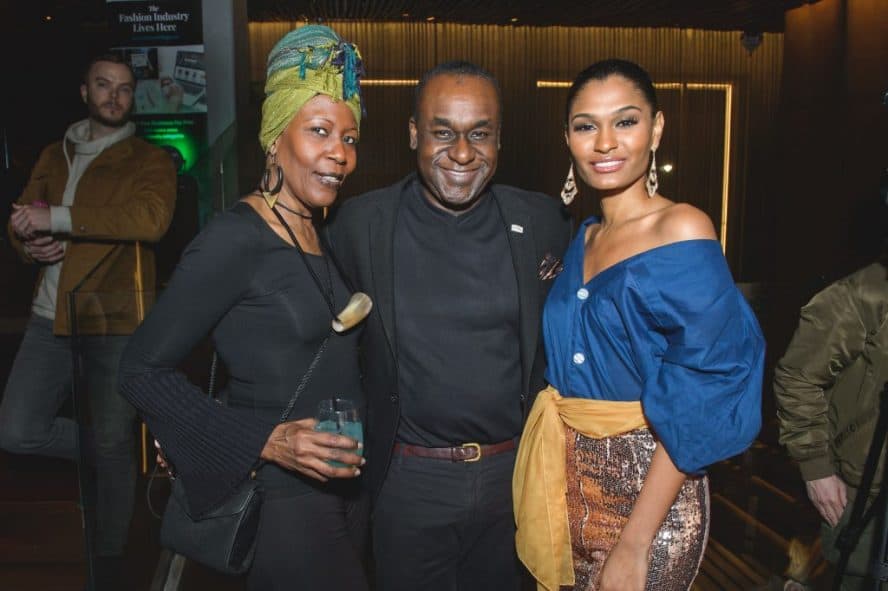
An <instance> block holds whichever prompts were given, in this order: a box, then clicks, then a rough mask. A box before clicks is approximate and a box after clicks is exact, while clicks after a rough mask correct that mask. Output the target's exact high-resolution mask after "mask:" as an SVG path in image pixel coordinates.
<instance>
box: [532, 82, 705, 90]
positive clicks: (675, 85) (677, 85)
mask: <svg viewBox="0 0 888 591" xmlns="http://www.w3.org/2000/svg"><path fill="white" fill-rule="evenodd" d="M571 84H572V83H571V82H565V81H564V80H537V81H536V87H537V88H570V85H571ZM654 87H656V88H663V89H667V90H681V87H682V83H681V82H655V83H654ZM688 87H690V85H688Z"/></svg>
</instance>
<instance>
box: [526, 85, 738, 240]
mask: <svg viewBox="0 0 888 591" xmlns="http://www.w3.org/2000/svg"><path fill="white" fill-rule="evenodd" d="M570 85H571V83H570V82H565V81H563V80H537V81H536V87H537V88H570ZM654 87H655V88H658V89H662V90H683V89H688V90H715V91H721V92H724V93H725V128H724V131H723V132H722V139H723V150H722V153H723V154H724V158H723V159H722V199H721V224H720V226H719V229H720V230H721V231H720V232H719V236H720V238H719V241H720V242H721V247H722V251H725V252H726V251H727V248H728V205H729V190H728V189H729V187H730V178H731V175H730V172H731V107H732V101H733V98H734V85H733V84H730V83H725V82H687V83H682V82H655V83H654Z"/></svg>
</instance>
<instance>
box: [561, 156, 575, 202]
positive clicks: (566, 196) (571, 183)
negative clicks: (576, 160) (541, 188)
mask: <svg viewBox="0 0 888 591" xmlns="http://www.w3.org/2000/svg"><path fill="white" fill-rule="evenodd" d="M576 196H577V181H576V179H575V178H574V165H573V162H571V163H570V169H568V171H567V178H566V179H564V186H563V187H562V188H561V200H562V201H564V204H565V205H570V202H571V201H573V200H574V197H576Z"/></svg>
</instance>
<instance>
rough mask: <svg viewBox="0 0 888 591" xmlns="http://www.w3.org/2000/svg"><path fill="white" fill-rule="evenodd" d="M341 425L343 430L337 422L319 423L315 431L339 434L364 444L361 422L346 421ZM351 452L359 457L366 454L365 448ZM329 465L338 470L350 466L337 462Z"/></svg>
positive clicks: (331, 462) (330, 462)
mask: <svg viewBox="0 0 888 591" xmlns="http://www.w3.org/2000/svg"><path fill="white" fill-rule="evenodd" d="M340 425H341V426H342V428H341V429H340V428H339V427H340V426H339V425H337V424H336V421H318V424H317V426H315V431H324V432H325V433H337V434H339V435H345V436H346V437H351V438H352V439H354V440H355V441H360V442H362V443H363V441H364V428H363V425H362V424H361V421H344V422H342V423H340ZM349 451H350V452H352V453H354V454H357V455H359V456H360V455H363V454H364V448H363V447H361V448H359V449H352V450H349ZM327 463H328V464H330V465H331V466H334V467H336V468H345V467H346V466H349V464H343V463H342V462H335V461H329V462H327Z"/></svg>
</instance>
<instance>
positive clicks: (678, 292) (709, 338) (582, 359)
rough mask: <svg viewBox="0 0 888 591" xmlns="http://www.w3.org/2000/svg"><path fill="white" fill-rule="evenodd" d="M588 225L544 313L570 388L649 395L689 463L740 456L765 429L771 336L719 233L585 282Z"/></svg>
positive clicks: (560, 376)
mask: <svg viewBox="0 0 888 591" xmlns="http://www.w3.org/2000/svg"><path fill="white" fill-rule="evenodd" d="M598 222H599V220H598V219H597V218H594V217H593V218H590V219H588V220H586V221H585V222H584V223H583V226H582V228H581V230H580V231H579V232H577V235H576V238H575V239H574V240H573V242H572V243H571V245H570V247H569V249H568V251H567V254H566V255H565V258H564V271H563V272H562V273H561V274H560V275H559V276H558V277H557V278H556V280H555V283H554V285H553V286H552V289H551V291H550V292H549V297H548V299H547V300H546V306H545V310H544V313H543V335H544V338H545V344H546V358H547V361H548V369H547V373H546V378H547V380H548V381H549V383H550V384H552V386H554V387H555V388H556V389H557V390H558V391H559V392H560V393H561V395H562V396H573V397H580V398H592V399H599V400H625V401H635V400H640V401H641V404H642V409H643V411H644V414H645V417H646V418H647V420H648V423H649V424H650V425H651V427H652V429H653V431H654V433H655V434H656V436H657V438H658V439H659V440H660V442H661V443H662V444H663V445H664V447H665V448H666V451H667V452H668V453H669V457H670V458H671V459H672V461H673V463H674V464H675V465H676V467H678V469H679V470H681V471H683V472H686V473H699V472H700V471H702V470H703V469H704V468H705V467H706V466H708V465H709V464H712V463H714V462H717V461H719V460H723V459H725V458H728V457H731V456H733V455H736V454H739V453H740V452H742V451H743V450H745V449H746V448H747V447H748V446H749V445H750V443H752V441H753V439H754V438H755V436H756V435H757V434H758V431H759V428H760V427H761V389H762V372H763V368H764V350H765V344H764V339H763V338H762V334H761V330H760V328H759V325H758V322H757V321H756V319H755V316H754V315H753V313H752V310H751V309H750V308H749V305H748V304H747V303H746V300H745V299H744V298H743V295H742V294H741V293H740V291H739V290H738V289H737V287H736V286H735V285H734V281H733V278H732V277H731V273H730V271H729V270H728V267H727V264H726V262H725V259H724V256H723V255H722V251H721V247H720V245H719V243H718V242H717V241H715V240H687V241H682V242H675V243H672V244H667V245H664V246H660V247H657V248H653V249H651V250H647V251H645V252H642V253H639V254H637V255H634V256H632V257H629V258H628V259H625V260H623V261H621V262H619V263H617V264H615V265H613V266H611V267H608V268H606V269H604V270H603V271H601V272H600V273H599V274H598V275H596V276H595V277H593V278H592V279H591V280H590V281H589V282H588V283H586V284H584V283H583V251H584V242H585V235H586V231H585V230H586V227H587V226H589V225H590V224H595V223H598Z"/></svg>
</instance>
